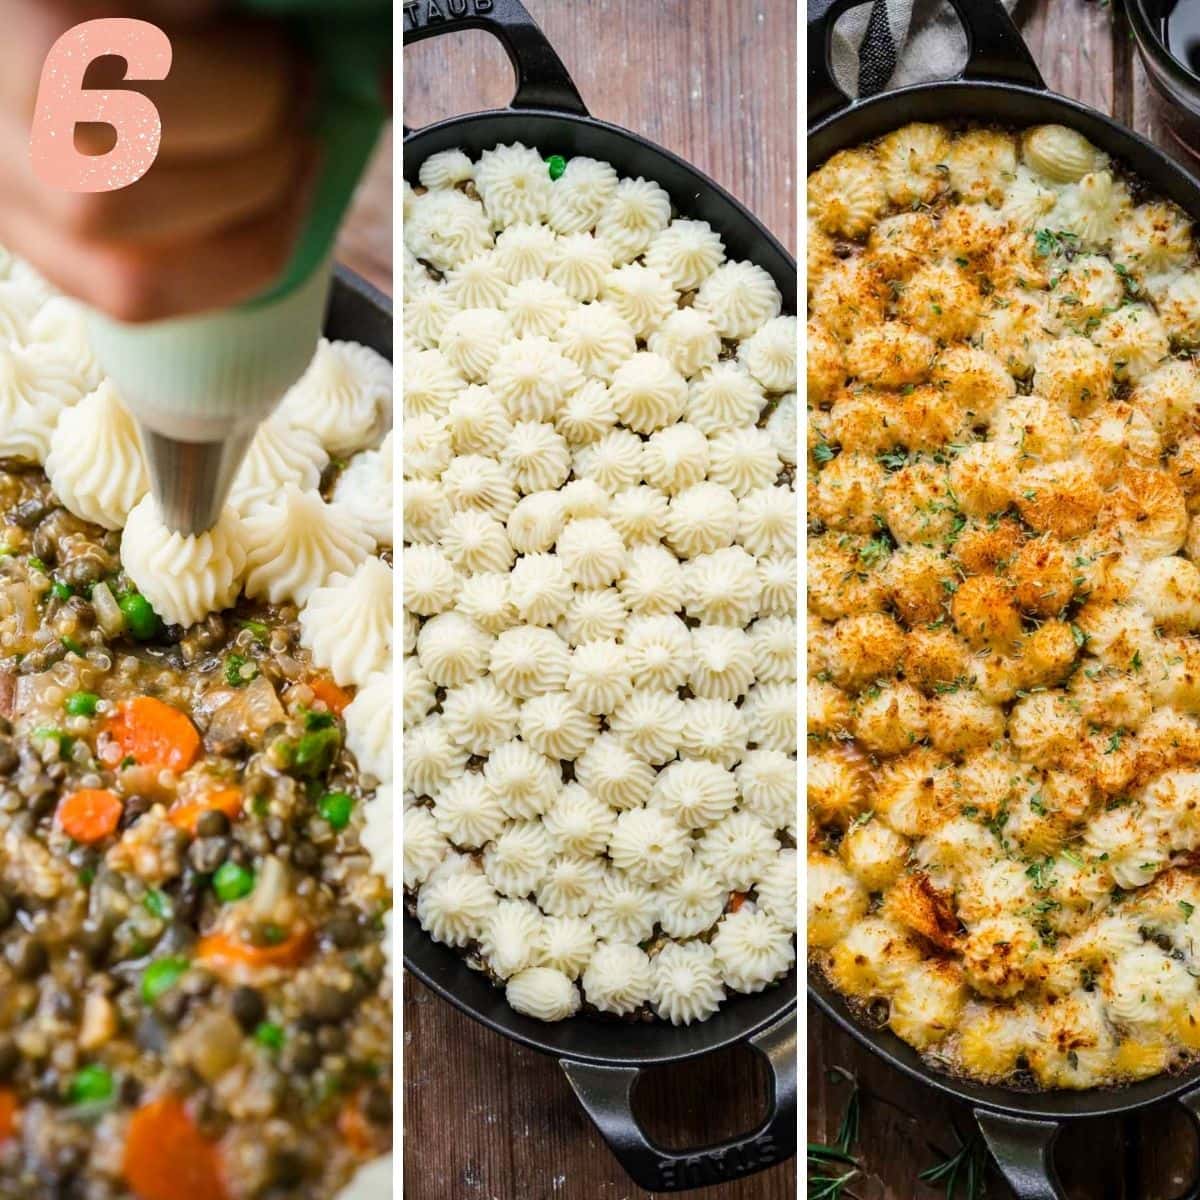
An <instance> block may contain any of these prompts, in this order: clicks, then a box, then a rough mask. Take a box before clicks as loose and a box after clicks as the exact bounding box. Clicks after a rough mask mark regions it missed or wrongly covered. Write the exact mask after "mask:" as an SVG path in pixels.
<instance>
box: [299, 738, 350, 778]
mask: <svg viewBox="0 0 1200 1200" xmlns="http://www.w3.org/2000/svg"><path fill="white" fill-rule="evenodd" d="M341 744H342V735H341V734H340V733H338V731H337V730H336V729H334V728H329V727H327V728H325V729H315V730H313V731H312V732H311V733H306V734H305V735H304V736H303V737H302V738H301V739H300V741H299V742H298V743H297V744H296V757H295V762H294V765H293V769H294V770H295V772H296V773H297V774H298V775H303V776H307V777H309V778H313V779H315V778H316V777H317V776H320V775H324V774H325V772H326V771H328V770H329V768H330V767H331V766H333V760H334V759H335V758H336V757H337V752H338V750H339V749H340V747H341Z"/></svg>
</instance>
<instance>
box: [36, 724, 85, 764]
mask: <svg viewBox="0 0 1200 1200" xmlns="http://www.w3.org/2000/svg"><path fill="white" fill-rule="evenodd" d="M32 736H33V737H35V738H39V739H43V738H44V739H45V740H46V741H48V742H57V743H58V753H59V757H60V758H66V756H67V755H68V754H70V753H71V747H72V746H74V745H75V739H74V738H73V737H72V736H71V735H70V734H69V733H64V732H63V731H62V730H61V729H54V728H52V727H51V726H48V725H43V726H42V728H41V729H35V730H34V731H33V735H32Z"/></svg>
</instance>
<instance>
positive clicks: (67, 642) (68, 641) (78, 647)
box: [62, 637, 83, 658]
mask: <svg viewBox="0 0 1200 1200" xmlns="http://www.w3.org/2000/svg"><path fill="white" fill-rule="evenodd" d="M62 644H63V645H64V646H66V648H67V649H68V650H70V652H71V653H72V654H78V655H79V657H80V658H82V657H83V646H82V644H81V643H79V642H77V641H76V640H75V639H74V638H73V637H64V638H63V640H62Z"/></svg>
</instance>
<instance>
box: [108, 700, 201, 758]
mask: <svg viewBox="0 0 1200 1200" xmlns="http://www.w3.org/2000/svg"><path fill="white" fill-rule="evenodd" d="M105 728H106V729H107V730H108V733H109V735H110V736H111V737H112V739H113V746H114V747H115V753H114V754H112V755H110V757H113V758H115V759H117V760H118V761H119V760H120V759H121V758H125V757H129V758H132V759H134V761H135V762H138V763H141V764H142V765H143V766H148V767H166V768H167V769H168V770H170V771H185V770H187V768H188V767H190V766H191V765H192V763H193V762H195V761H196V755H197V754H199V753H200V735H199V734H198V733H197V732H196V727H195V725H193V724H192V722H191V721H190V720H189V719H188V717H187V715H186V714H185V713H181V712H180V711H179V709H177V708H172V707H171V705H169V704H164V703H163V702H162V701H161V700H156V699H154V697H153V696H137V697H136V698H135V699H133V700H127V701H126V702H125V703H124V704H122V705H121V707H120V709H119V710H118V711H117V712H116V713H115V714H114V715H113V716H112V717H110V718H109V720H108V722H107V724H106V726H105Z"/></svg>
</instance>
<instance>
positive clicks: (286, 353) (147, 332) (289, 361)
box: [87, 0, 392, 534]
mask: <svg viewBox="0 0 1200 1200" xmlns="http://www.w3.org/2000/svg"><path fill="white" fill-rule="evenodd" d="M239 7H240V8H241V9H243V10H244V11H247V12H252V13H256V14H259V15H264V16H277V17H281V18H285V19H286V20H287V22H288V26H289V28H290V29H292V30H293V32H294V35H295V36H296V38H297V40H298V41H299V43H300V44H301V46H302V48H303V49H304V50H305V51H306V52H307V54H308V55H309V57H310V59H311V61H312V63H313V64H314V67H315V73H316V81H315V84H316V103H315V109H314V113H313V117H312V122H313V133H314V135H315V138H316V140H317V143H318V146H317V153H318V155H319V162H318V165H317V178H316V180H315V186H314V192H313V198H312V202H311V207H310V209H309V212H308V214H307V217H306V219H305V223H304V225H303V228H302V229H301V232H300V235H299V237H298V240H297V242H296V245H295V247H294V249H293V251H292V255H291V258H290V260H289V261H288V263H287V265H286V266H285V268H284V271H283V274H282V276H281V277H280V278H279V279H278V280H277V281H276V283H275V284H274V285H273V286H272V287H271V288H270V289H269V290H268V291H267V292H266V293H265V294H263V295H261V296H258V297H256V298H254V299H253V300H250V301H248V302H246V303H244V304H241V305H238V306H237V307H236V308H231V309H227V310H223V311H212V312H205V313H200V314H197V315H189V316H185V317H176V318H171V319H169V320H165V321H154V322H147V323H142V324H136V325H134V324H126V323H124V322H121V321H116V320H114V319H112V318H111V317H108V316H106V315H105V314H102V313H98V312H95V311H94V310H90V309H89V310H87V323H88V332H89V334H90V337H91V341H92V348H93V351H94V353H95V355H96V358H97V361H98V362H99V364H100V366H101V367H102V369H103V370H104V372H105V374H107V375H108V376H109V377H110V378H111V379H112V380H113V382H114V383H115V384H116V386H117V390H118V391H119V393H120V394H121V396H122V398H123V399H124V401H125V403H126V405H127V406H128V408H129V409H130V411H131V412H132V413H133V416H134V418H135V419H136V421H137V424H138V427H139V430H140V433H141V437H142V446H143V448H144V450H145V454H146V462H147V466H148V468H149V473H150V483H151V488H152V490H153V492H154V495H155V498H156V499H157V500H158V502H159V505H160V507H161V509H162V514H163V518H164V520H165V521H166V523H167V525H168V527H170V528H171V529H174V530H176V531H178V532H179V533H184V534H198V533H202V532H203V531H204V530H206V529H209V528H211V527H212V526H213V525H214V524H215V523H216V521H217V518H218V517H219V515H220V513H221V508H222V505H223V504H224V502H225V497H226V495H227V494H228V492H229V487H230V484H231V483H232V482H233V479H234V476H235V475H236V474H237V471H238V467H239V466H240V465H241V462H242V460H243V458H244V457H245V454H246V451H247V449H248V448H249V446H250V442H251V440H252V439H253V437H254V433H255V430H256V429H257V428H258V425H259V423H260V422H261V421H263V420H265V419H266V418H267V417H268V416H269V415H270V414H271V412H272V411H273V410H274V408H275V407H276V405H278V403H279V401H280V400H281V399H282V398H283V396H284V393H285V392H286V391H287V390H288V389H289V388H290V387H291V386H292V384H294V383H295V382H296V381H297V380H298V379H299V378H300V376H301V375H302V374H303V373H304V370H305V368H306V367H307V366H308V364H309V362H310V360H311V359H312V357H313V354H314V352H315V351H316V348H317V343H318V340H319V338H320V335H321V327H322V322H323V319H324V314H325V306H326V303H327V301H328V298H329V288H330V283H331V280H332V276H333V242H334V238H335V237H336V235H337V231H338V227H339V225H340V224H341V221H342V218H343V216H344V215H345V212H346V208H347V207H348V205H349V202H350V198H351V195H352V194H353V192H354V188H355V186H356V184H357V183H358V180H359V177H360V176H361V174H362V171H363V168H364V167H365V166H366V163H367V160H368V158H369V157H370V154H371V151H372V149H373V147H374V145H375V142H376V140H377V138H378V136H379V132H380V130H381V128H382V126H383V122H384V120H385V119H386V113H385V110H384V105H383V101H382V97H381V80H382V77H383V70H384V69H385V67H386V65H387V64H388V63H390V61H391V44H392V38H391V15H390V11H389V6H388V5H387V4H386V0H385V3H383V4H381V3H379V2H378V0H244V2H243V3H242V4H240V5H239ZM151 170H153V167H152V168H151Z"/></svg>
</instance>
